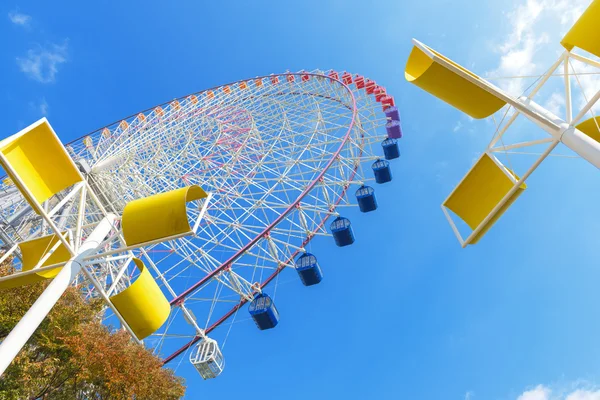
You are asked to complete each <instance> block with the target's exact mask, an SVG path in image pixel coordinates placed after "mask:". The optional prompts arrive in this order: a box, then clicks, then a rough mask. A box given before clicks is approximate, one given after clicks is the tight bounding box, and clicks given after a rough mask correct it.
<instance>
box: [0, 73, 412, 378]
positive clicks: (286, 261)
mask: <svg viewBox="0 0 600 400" xmlns="http://www.w3.org/2000/svg"><path fill="white" fill-rule="evenodd" d="M36 129H37V128H36ZM401 137H402V130H401V126H400V116H399V113H398V108H397V107H396V106H395V104H394V98H393V97H392V96H390V95H388V94H387V92H386V90H385V88H384V87H383V86H380V85H378V84H377V83H376V82H375V81H373V80H369V79H366V78H365V77H363V76H360V75H352V74H350V73H348V72H344V73H338V72H335V71H328V72H323V71H319V70H316V71H312V72H306V71H301V72H298V73H291V72H286V73H283V74H272V75H269V76H263V77H257V78H252V79H247V80H242V81H238V82H234V83H230V84H227V85H223V86H220V87H215V88H212V89H210V90H205V91H202V92H198V93H194V94H191V95H189V96H185V97H182V98H178V99H176V100H173V101H171V102H168V103H165V104H161V105H160V106H156V107H154V108H151V109H148V110H145V111H142V112H140V113H138V114H135V115H132V116H130V117H128V118H125V119H123V120H120V121H117V122H115V123H113V124H111V125H109V126H107V127H105V128H102V129H99V130H97V131H95V132H93V133H91V134H89V135H87V136H85V137H83V138H80V139H78V140H75V141H74V142H72V143H69V144H68V145H66V146H65V147H64V151H65V154H66V157H67V158H69V159H70V160H72V164H73V165H74V166H75V167H76V168H77V171H78V172H77V173H74V174H75V175H77V174H79V175H80V176H81V177H82V179H80V180H81V182H79V180H78V179H79V178H77V179H74V180H73V182H76V183H74V184H73V183H72V182H71V181H68V182H63V183H64V184H63V183H61V185H62V186H65V188H63V187H62V186H61V189H62V190H60V191H57V192H56V193H50V196H49V197H48V198H47V199H38V200H40V201H39V204H37V203H36V201H35V200H36V197H35V193H33V192H31V193H33V194H32V195H31V196H29V195H28V194H27V193H29V192H27V190H25V192H27V193H25V192H24V190H23V186H26V185H25V183H26V182H24V180H23V181H21V180H17V182H14V181H15V177H18V176H20V175H19V174H17V172H18V171H16V169H15V170H14V171H13V173H12V174H11V173H10V171H11V170H13V167H12V166H11V165H8V166H7V164H9V163H10V162H11V159H10V158H9V156H8V155H7V154H4V153H3V154H0V157H1V158H2V161H3V165H4V166H5V168H8V170H9V171H8V172H9V175H10V178H7V179H5V180H4V182H3V183H2V185H1V186H0V193H1V194H0V210H1V211H0V221H1V228H2V229H1V230H0V239H1V240H2V242H3V246H4V248H5V250H6V251H5V253H4V255H3V256H2V260H4V259H6V258H7V257H8V256H10V255H12V256H13V257H14V258H15V260H16V261H17V262H18V263H19V262H20V263H21V270H22V271H24V272H21V273H20V275H19V274H17V275H18V276H17V277H16V279H12V280H11V279H10V278H11V277H8V278H7V279H6V280H4V281H3V280H2V279H4V278H2V279H0V289H1V288H2V286H3V284H6V285H8V286H10V285H13V284H14V282H16V281H18V280H19V279H21V280H25V279H29V277H30V276H32V275H31V272H32V271H34V272H35V269H36V268H37V269H40V271H43V272H44V273H45V272H46V271H52V268H55V269H56V268H60V267H61V266H62V265H68V264H65V263H67V261H66V260H67V259H68V258H69V255H68V252H66V251H64V253H65V254H66V255H63V257H62V259H61V258H60V257H59V255H57V254H58V253H61V251H60V249H62V248H63V247H68V245H69V244H70V245H71V246H73V250H74V252H73V251H72V253H71V254H72V255H73V254H75V253H77V251H78V249H81V248H83V247H85V244H86V243H87V241H86V240H89V239H90V238H92V237H94V235H96V232H97V231H98V229H100V228H99V227H100V225H101V224H102V223H103V222H102V221H105V220H106V219H107V218H109V222H108V224H107V228H106V229H105V231H103V232H102V233H101V234H100V235H99V239H98V241H99V244H98V245H97V246H96V248H95V250H94V251H92V252H90V253H86V255H85V258H83V259H82V260H84V262H83V263H82V265H83V267H82V270H83V272H84V274H79V275H77V274H75V275H76V276H75V278H74V281H75V283H77V284H79V285H81V287H82V288H83V291H84V294H85V295H86V296H88V297H102V298H104V299H105V300H106V301H107V304H108V305H109V308H107V314H106V322H107V323H108V324H113V325H116V326H119V324H120V325H121V326H123V327H125V328H126V329H128V330H129V331H130V333H132V337H133V338H134V339H135V340H140V341H141V340H142V339H143V343H144V345H145V346H147V347H148V348H151V349H152V351H154V352H155V354H157V355H159V356H160V357H162V358H163V359H164V362H165V363H169V362H171V361H172V360H174V359H176V358H178V357H184V356H185V357H188V358H189V359H190V361H191V362H192V364H193V365H194V366H195V367H196V369H197V370H198V371H199V372H200V374H201V376H202V377H203V378H205V379H208V378H214V377H216V376H218V375H219V374H220V373H221V372H222V371H223V368H224V356H223V352H222V351H221V348H220V346H219V343H218V341H217V340H215V335H216V333H217V332H218V331H216V330H217V328H218V327H219V326H220V325H222V324H223V323H224V322H225V321H227V320H228V319H230V318H231V319H234V318H236V315H237V314H238V313H239V312H245V313H249V315H250V317H251V318H252V319H253V320H254V322H255V323H256V325H257V327H258V328H259V329H261V330H263V329H270V328H273V327H275V326H276V325H277V323H278V321H279V311H278V310H277V308H276V305H275V299H274V296H273V290H274V287H275V285H276V283H277V277H278V275H279V274H280V273H282V272H284V271H286V270H294V271H291V272H287V273H288V274H289V273H291V274H294V275H297V279H299V280H300V281H301V282H302V283H303V284H304V285H306V286H310V285H314V284H318V283H319V282H320V281H321V279H322V278H323V275H324V273H323V272H325V274H326V270H327V266H324V267H323V269H321V266H320V265H319V263H318V261H317V256H316V255H314V254H310V253H308V252H307V249H306V247H307V244H308V243H309V242H310V241H311V240H312V239H313V238H315V237H317V236H324V237H330V238H329V240H331V245H337V246H347V245H351V244H352V243H353V242H354V240H355V235H354V232H353V230H352V225H351V221H350V220H349V219H348V218H346V217H345V216H344V210H345V209H347V207H349V206H356V205H357V206H358V207H359V208H360V211H362V212H371V211H374V210H375V209H376V208H377V201H376V197H375V191H376V186H377V185H378V184H385V183H387V182H390V181H391V180H392V170H391V164H390V160H393V159H396V158H398V157H399V155H400V152H399V147H398V139H399V138H401ZM5 148H6V147H5ZM2 151H3V152H4V150H2ZM13 164H14V161H13ZM15 168H16V167H15ZM79 175H78V176H79ZM24 193H25V194H24ZM31 193H29V194H31ZM86 193H87V195H86ZM32 199H33V200H32ZM147 199H150V200H147ZM42 200H43V201H42ZM171 200H173V202H179V203H181V204H185V203H188V206H187V208H186V207H185V205H184V206H183V208H182V206H181V205H177V206H173V207H171V206H168V207H167V206H165V205H164V204H167V203H168V202H169V201H171ZM179 203H177V204H179ZM169 204H170V203H169ZM173 204H175V203H173ZM169 207H171V208H169ZM167 209H168V212H165V210H167ZM173 210H175V211H173ZM181 210H183V217H181V216H180V215H178V216H176V217H172V215H175V214H176V213H180V212H181ZM135 212H137V214H136V215H134V213H135ZM169 213H171V214H169ZM180 217H181V218H180ZM172 220H181V221H183V220H186V221H185V223H182V224H183V225H182V226H183V227H184V228H183V229H180V230H169V234H162V235H160V234H156V235H154V236H153V233H152V231H153V230H155V229H158V228H156V226H163V225H164V226H165V227H166V228H165V229H167V230H168V229H171V227H170V225H172V224H173V221H172ZM187 224H189V225H187ZM52 232H54V236H52V235H48V233H50V234H52ZM61 232H63V233H64V232H66V233H64V237H63V236H61V235H62V233H61ZM136 235H137V236H136ZM134 237H136V238H134ZM44 238H48V239H44ZM132 238H134V239H132ZM44 240H45V241H44ZM41 242H43V243H42V245H43V246H41V247H43V249H42V250H39V249H38V250H36V251H37V253H36V254H35V257H34V258H35V260H34V261H33V262H32V261H30V260H31V259H32V256H31V253H32V252H33V251H32V250H31V249H32V248H34V247H35V246H38V247H35V248H36V249H37V248H39V247H40V246H39V243H41ZM61 242H62V244H61ZM30 243H33V245H29V244H30ZM28 246H29V247H28ZM57 257H58V258H57ZM32 265H34V266H32ZM56 273H57V271H55V272H54V273H53V274H50V273H48V274H47V275H48V276H42V278H53V277H54V276H55V275H56ZM27 274H29V275H27ZM40 275H43V273H42V272H38V273H37V275H36V279H37V278H38V277H39V276H40ZM55 279H57V278H55ZM6 282H9V283H6ZM10 282H13V283H10ZM143 285H146V286H143ZM8 286H7V287H8ZM148 293H153V294H156V296H158V297H160V298H163V297H164V300H161V301H160V302H158V303H152V302H150V303H147V304H142V303H143V301H146V300H145V298H146V297H149V296H150V295H149V294H148ZM141 297H143V298H144V299H142V300H139V299H140V298H141ZM149 301H150V300H149ZM134 303H135V304H134ZM137 303H140V304H137ZM246 303H249V305H248V310H243V309H242V308H243V307H244V305H245V304H246ZM136 307H137V308H136ZM132 310H133V311H132ZM148 310H151V312H150V311H148ZM128 315H132V317H129V319H128ZM139 326H142V327H141V328H140V327H139ZM150 326H151V327H150ZM231 326H233V325H232V324H230V325H229V327H228V329H231Z"/></svg>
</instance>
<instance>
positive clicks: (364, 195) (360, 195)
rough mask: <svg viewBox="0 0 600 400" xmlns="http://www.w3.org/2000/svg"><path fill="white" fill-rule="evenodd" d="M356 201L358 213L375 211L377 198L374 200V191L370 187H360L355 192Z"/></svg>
mask: <svg viewBox="0 0 600 400" xmlns="http://www.w3.org/2000/svg"><path fill="white" fill-rule="evenodd" d="M356 201H357V202H358V208H360V211H362V212H364V213H366V212H370V211H373V210H377V198H375V189H373V188H372V187H371V186H361V187H359V188H358V190H357V191H356Z"/></svg>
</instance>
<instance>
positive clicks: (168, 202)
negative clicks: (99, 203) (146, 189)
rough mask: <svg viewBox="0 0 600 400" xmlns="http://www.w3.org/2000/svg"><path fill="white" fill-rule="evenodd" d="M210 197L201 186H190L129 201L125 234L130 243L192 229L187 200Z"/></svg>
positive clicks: (146, 240)
mask: <svg viewBox="0 0 600 400" xmlns="http://www.w3.org/2000/svg"><path fill="white" fill-rule="evenodd" d="M204 197H206V193H205V192H204V190H203V189H202V188H201V187H200V186H196V185H193V186H188V187H184V188H181V189H176V190H172V191H170V192H166V193H159V194H155V195H153V196H150V197H145V198H143V199H138V200H134V201H131V202H129V203H127V205H126V206H125V209H124V210H123V219H122V225H123V236H124V237H125V242H127V245H128V246H133V245H137V244H141V243H145V242H149V241H151V240H156V239H162V238H166V237H169V236H173V235H178V234H181V233H186V232H190V231H191V229H192V228H191V227H190V224H189V221H188V218H187V210H186V203H187V202H189V201H192V200H198V199H201V198H204Z"/></svg>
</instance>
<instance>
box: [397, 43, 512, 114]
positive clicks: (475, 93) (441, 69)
mask: <svg viewBox="0 0 600 400" xmlns="http://www.w3.org/2000/svg"><path fill="white" fill-rule="evenodd" d="M428 49H429V50H430V51H431V52H432V53H434V54H435V55H436V56H438V57H440V58H442V59H444V60H446V61H447V62H449V63H451V64H452V65H454V66H455V67H457V68H459V69H460V70H462V71H463V72H465V73H466V74H468V75H470V76H472V77H473V78H475V79H479V80H481V78H480V77H479V76H477V75H475V74H474V73H472V72H471V71H469V70H467V69H465V68H463V67H462V66H460V65H458V64H456V63H455V62H454V61H452V60H450V59H448V58H446V57H444V56H443V55H441V54H440V53H438V52H436V51H435V50H433V49H430V48H428ZM404 76H405V78H406V80H407V81H409V82H411V83H414V84H415V85H417V86H418V87H420V88H421V89H423V90H425V91H427V92H429V93H431V94H432V95H434V96H435V97H437V98H439V99H440V100H443V101H445V102H446V103H448V104H450V105H451V106H453V107H456V108H458V109H459V110H461V111H463V112H464V113H466V114H468V115H470V116H471V117H473V118H485V117H489V116H490V115H492V114H493V113H495V112H496V111H498V110H499V109H501V108H502V107H503V106H504V105H505V104H506V102H505V101H504V100H502V99H500V98H498V97H496V96H495V95H493V94H491V93H489V92H487V91H485V90H483V89H482V88H480V87H479V86H477V85H475V84H474V83H472V82H470V81H469V80H467V79H465V78H463V77H461V76H460V75H458V74H456V73H455V72H453V71H451V70H449V69H448V68H446V67H445V66H443V65H441V64H439V63H437V62H435V61H434V60H433V59H432V58H431V57H429V55H427V54H426V53H425V52H424V51H423V50H421V49H420V48H419V47H417V46H414V47H413V49H412V51H411V53H410V56H409V58H408V62H407V63H406V70H405V72H404Z"/></svg>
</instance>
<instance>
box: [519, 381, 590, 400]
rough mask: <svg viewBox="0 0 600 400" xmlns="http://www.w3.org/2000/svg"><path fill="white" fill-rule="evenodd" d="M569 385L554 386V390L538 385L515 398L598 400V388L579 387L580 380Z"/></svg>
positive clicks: (520, 399)
mask: <svg viewBox="0 0 600 400" xmlns="http://www.w3.org/2000/svg"><path fill="white" fill-rule="evenodd" d="M570 386H571V387H570V388H567V389H565V388H564V387H563V388H562V389H561V388H557V387H554V388H553V389H554V390H551V389H550V388H549V387H547V386H544V385H538V386H536V387H535V388H534V389H531V390H527V391H525V392H523V393H522V394H521V395H519V397H517V400H600V390H595V389H590V388H587V389H581V387H582V384H581V382H579V383H576V384H573V385H570ZM583 386H586V387H589V386H588V385H583ZM576 387H578V388H576Z"/></svg>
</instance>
